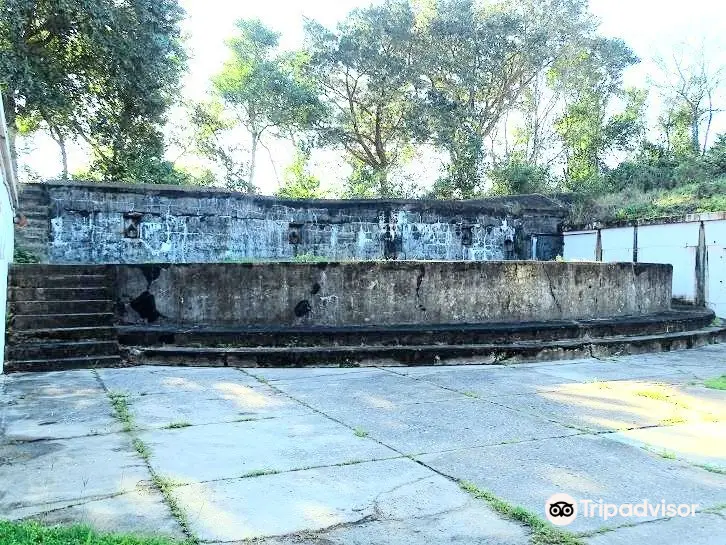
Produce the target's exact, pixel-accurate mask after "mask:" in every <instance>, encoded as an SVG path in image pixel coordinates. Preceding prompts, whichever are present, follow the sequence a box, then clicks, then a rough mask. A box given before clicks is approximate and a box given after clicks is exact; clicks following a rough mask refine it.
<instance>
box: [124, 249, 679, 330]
mask: <svg viewBox="0 0 726 545" xmlns="http://www.w3.org/2000/svg"><path fill="white" fill-rule="evenodd" d="M114 268H115V269H116V275H117V278H116V295H117V298H118V303H119V305H118V306H119V309H122V311H123V313H122V322H124V323H155V324H181V325H215V326H223V325H229V326H231V325H235V326H244V325H260V326H294V325H297V326H301V325H320V326H340V325H365V324H411V323H420V324H434V323H473V322H502V321H530V320H532V321H542V320H558V319H577V318H598V317H611V316H623V315H638V314H647V313H654V312H659V311H664V310H667V309H669V308H670V301H671V289H670V286H671V267H670V266H668V265H648V264H636V265H633V264H630V263H613V264H602V263H564V262H535V261H504V262H461V261H459V262H442V261H432V262H406V261H378V262H372V261H369V262H348V263H319V264H311V263H284V262H280V263H258V264H157V265H119V266H116V267H114ZM210 287H211V288H210Z"/></svg>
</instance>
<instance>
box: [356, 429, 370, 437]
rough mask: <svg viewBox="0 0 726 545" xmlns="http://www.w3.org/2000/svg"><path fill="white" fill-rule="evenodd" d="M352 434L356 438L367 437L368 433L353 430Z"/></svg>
mask: <svg viewBox="0 0 726 545" xmlns="http://www.w3.org/2000/svg"><path fill="white" fill-rule="evenodd" d="M353 433H354V434H355V436H356V437H368V432H367V431H366V430H364V429H363V428H355V429H354V430H353Z"/></svg>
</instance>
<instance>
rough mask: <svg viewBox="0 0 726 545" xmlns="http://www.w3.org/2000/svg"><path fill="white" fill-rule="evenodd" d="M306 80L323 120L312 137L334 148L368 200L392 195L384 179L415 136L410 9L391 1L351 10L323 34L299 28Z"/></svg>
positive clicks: (314, 26) (311, 25)
mask: <svg viewBox="0 0 726 545" xmlns="http://www.w3.org/2000/svg"><path fill="white" fill-rule="evenodd" d="M305 34H306V42H307V50H308V52H309V54H310V59H311V63H310V68H311V71H310V74H311V76H312V78H314V80H315V81H316V83H317V86H318V88H319V89H320V92H321V94H322V100H323V102H324V104H325V105H326V106H327V107H328V109H329V111H330V114H329V115H328V117H327V118H326V120H325V122H324V123H321V125H320V127H319V129H318V132H319V134H320V136H321V138H322V141H323V142H324V143H326V144H332V145H336V146H340V147H342V148H343V149H344V150H345V152H346V153H347V154H348V155H349V158H350V161H351V163H354V164H355V167H356V172H358V173H359V174H360V173H364V175H365V176H366V177H367V176H369V175H371V176H372V177H373V179H374V181H375V186H376V187H375V193H377V194H378V195H381V196H389V195H391V194H392V192H393V188H392V186H391V184H390V180H389V173H390V171H391V169H392V168H393V167H395V166H396V165H397V164H398V163H399V161H400V159H401V157H402V155H403V154H404V153H405V152H406V149H407V147H408V146H409V145H410V144H411V142H412V141H414V140H415V139H416V138H417V136H419V135H420V134H421V126H420V123H419V121H420V119H419V118H418V116H417V107H416V90H415V87H414V85H413V81H414V80H415V78H416V77H417V67H416V65H417V62H418V60H417V56H418V54H417V50H416V46H417V43H418V36H417V33H416V21H415V16H414V12H413V9H412V7H411V5H410V4H409V3H408V2H406V1H404V0H391V1H389V2H386V3H384V4H382V5H376V6H371V7H369V8H366V9H356V10H353V11H352V12H351V13H350V14H349V15H348V17H347V18H346V19H345V20H344V21H343V22H342V23H341V24H340V25H339V26H338V28H337V31H330V30H328V29H326V28H324V27H323V26H322V25H320V24H318V23H316V22H315V21H307V22H306V24H305Z"/></svg>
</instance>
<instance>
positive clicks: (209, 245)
mask: <svg viewBox="0 0 726 545" xmlns="http://www.w3.org/2000/svg"><path fill="white" fill-rule="evenodd" d="M42 186H43V187H44V188H45V190H46V191H47V192H48V197H49V202H50V216H51V217H50V222H49V225H50V242H49V251H48V256H49V261H50V262H51V263H144V262H146V263H148V262H176V263H181V262H187V263H191V262H224V261H229V262H234V261H245V260H280V259H291V258H294V257H295V256H299V255H302V254H311V255H316V256H323V257H325V258H329V259H332V260H350V259H361V260H362V259H442V260H477V261H479V260H481V261H484V260H501V259H531V258H532V257H533V255H532V247H533V244H532V237H533V236H535V235H541V236H540V241H541V243H540V245H539V246H538V249H537V255H536V256H535V257H537V258H539V259H553V258H554V257H555V256H557V255H560V254H561V252H562V237H561V235H560V226H561V224H562V222H563V220H564V217H565V215H566V210H565V209H564V208H562V207H561V206H560V205H559V204H556V203H554V202H553V201H551V200H550V199H548V198H546V197H542V196H538V195H530V196H520V197H507V198H495V199H484V200H478V201H435V200H423V201H414V200H343V201H334V200H311V201H296V200H284V199H276V198H272V197H263V196H250V195H244V194H240V193H234V192H228V191H222V190H216V189H207V188H192V189H186V188H177V187H169V186H140V185H139V186H136V185H128V184H94V183H48V184H42Z"/></svg>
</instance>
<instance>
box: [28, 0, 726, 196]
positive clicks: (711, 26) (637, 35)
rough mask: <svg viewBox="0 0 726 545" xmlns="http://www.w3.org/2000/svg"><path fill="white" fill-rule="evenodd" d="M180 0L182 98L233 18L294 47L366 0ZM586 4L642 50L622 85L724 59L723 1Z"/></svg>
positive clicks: (280, 163) (41, 152) (327, 166)
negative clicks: (185, 56) (253, 21)
mask: <svg viewBox="0 0 726 545" xmlns="http://www.w3.org/2000/svg"><path fill="white" fill-rule="evenodd" d="M180 3H181V5H182V7H184V9H185V10H186V12H187V19H186V21H185V22H184V27H183V30H184V32H185V34H186V37H187V47H188V50H189V53H190V55H191V58H190V61H189V70H188V73H187V75H186V77H185V80H184V92H185V95H186V96H187V97H188V98H191V99H196V100H199V99H203V98H204V97H205V96H206V95H207V94H208V92H209V80H210V77H211V76H212V75H214V74H215V73H216V72H218V71H219V70H220V68H221V67H222V65H223V63H224V61H225V59H226V58H227V50H226V46H225V40H226V38H228V37H229V36H231V35H232V34H233V33H234V30H235V29H234V22H235V20H237V19H239V18H253V17H257V18H260V19H261V20H262V21H263V22H264V23H265V24H266V25H268V26H269V27H270V28H273V29H274V30H276V31H278V32H280V33H281V34H282V43H281V45H282V46H283V47H285V48H294V47H297V46H299V45H301V43H302V22H303V18H304V17H308V18H312V19H316V20H317V21H319V22H321V23H323V24H324V25H326V26H329V27H334V26H335V24H336V23H337V22H338V21H340V20H341V19H343V18H344V17H345V15H346V14H347V13H348V12H349V11H350V10H351V9H353V8H356V7H365V6H367V5H369V4H370V0H301V1H293V0H261V1H257V2H248V1H245V0H180ZM590 8H591V11H592V12H593V13H594V14H595V15H596V16H597V17H598V18H599V19H600V21H601V27H600V32H601V34H603V35H606V36H612V37H619V38H622V39H624V40H625V41H626V42H627V43H628V44H629V45H630V47H631V48H633V50H634V51H635V52H636V54H637V55H638V56H639V57H640V58H641V63H640V64H639V65H637V66H635V67H633V68H630V69H629V70H628V71H627V72H626V74H625V83H626V84H627V85H632V86H645V85H646V84H647V78H648V75H649V74H652V73H654V71H655V70H654V65H653V63H652V60H653V58H655V57H656V56H658V55H660V56H663V57H668V56H669V55H670V54H671V52H672V51H673V49H674V48H675V47H679V46H681V45H683V44H687V45H688V44H690V45H692V46H697V45H699V44H700V43H701V42H705V43H706V45H707V48H706V49H707V52H708V54H709V56H710V57H711V58H712V59H713V60H714V62H719V63H720V64H726V40H725V39H724V38H723V37H722V36H723V21H724V20H726V2H723V0H689V2H676V1H675V0H590ZM716 129H717V131H719V130H720V131H724V130H726V114H721V116H720V118H719V119H717V123H716ZM270 149H271V151H272V155H273V156H274V159H275V168H273V166H272V164H271V160H270V157H269V156H268V154H267V153H266V152H265V150H262V152H261V155H260V157H259V158H258V161H259V165H260V166H259V171H258V173H259V176H258V181H259V185H260V189H261V190H262V192H263V193H272V192H274V190H275V189H276V187H277V179H278V178H280V177H281V172H282V170H283V169H284V167H285V165H286V164H288V163H289V161H290V160H291V156H292V149H291V148H290V146H286V145H284V144H275V145H273V146H271V147H270ZM29 151H30V155H29V156H28V160H29V162H30V163H31V164H32V166H33V168H34V169H35V170H36V171H38V172H39V173H40V174H41V176H43V177H51V176H53V175H55V174H57V173H58V171H59V164H60V158H59V154H58V152H57V149H55V145H54V144H53V143H52V141H50V139H49V138H47V137H46V138H43V137H40V138H36V141H35V142H33V143H32V145H31V147H30V150H29ZM314 159H315V165H314V171H315V172H316V173H318V172H319V173H323V174H324V173H329V172H331V170H332V171H340V170H341V169H342V168H344V167H343V166H342V161H341V160H340V158H339V157H338V156H337V155H335V154H331V153H322V154H318V155H317V156H315V157H314ZM84 163H85V159H84V156H83V153H82V152H81V151H80V150H77V149H76V150H72V152H71V156H70V164H71V171H73V170H74V169H79V168H81V167H83V166H84ZM331 163H334V164H331Z"/></svg>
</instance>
